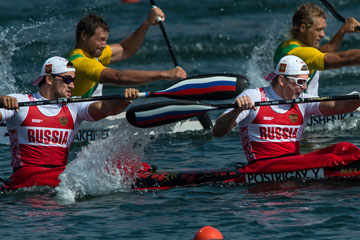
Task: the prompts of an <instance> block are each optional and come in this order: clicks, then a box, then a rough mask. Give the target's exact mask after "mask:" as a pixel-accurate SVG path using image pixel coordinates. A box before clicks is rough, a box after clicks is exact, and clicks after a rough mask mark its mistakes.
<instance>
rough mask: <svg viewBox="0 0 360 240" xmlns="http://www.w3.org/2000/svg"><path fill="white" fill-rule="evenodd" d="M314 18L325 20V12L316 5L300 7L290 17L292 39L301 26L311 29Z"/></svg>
mask: <svg viewBox="0 0 360 240" xmlns="http://www.w3.org/2000/svg"><path fill="white" fill-rule="evenodd" d="M316 17H320V18H323V19H326V15H325V12H324V11H323V10H322V9H321V8H320V7H319V6H318V5H316V4H311V3H305V4H303V5H301V6H300V7H299V8H298V9H297V10H296V11H295V13H294V15H293V17H292V25H293V27H292V28H291V30H290V32H291V35H292V37H296V35H297V33H298V31H299V29H300V25H301V24H305V25H306V27H311V26H312V25H313V24H314V18H316Z"/></svg>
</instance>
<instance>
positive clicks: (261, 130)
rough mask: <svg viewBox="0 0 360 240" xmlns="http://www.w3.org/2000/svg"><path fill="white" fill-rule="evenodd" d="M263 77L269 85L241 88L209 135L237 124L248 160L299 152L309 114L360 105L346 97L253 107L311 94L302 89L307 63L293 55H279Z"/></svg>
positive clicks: (333, 111)
mask: <svg viewBox="0 0 360 240" xmlns="http://www.w3.org/2000/svg"><path fill="white" fill-rule="evenodd" d="M266 79H267V80H268V81H271V86H269V87H264V88H257V89H247V90H245V91H244V92H243V93H241V94H240V95H239V97H238V98H237V99H236V101H235V102H236V104H237V105H238V108H234V109H228V110H227V111H225V113H224V114H222V115H221V116H220V117H219V118H218V119H217V120H216V122H215V125H214V128H213V135H214V136H215V137H222V136H224V135H226V134H227V133H228V132H229V131H231V129H232V128H233V127H235V126H236V125H237V126H238V127H239V131H240V137H241V142H242V146H243V149H244V152H245V155H246V158H247V160H248V161H249V162H250V161H254V160H259V159H270V158H276V157H280V156H286V155H295V154H296V155H298V154H300V143H301V137H302V134H303V130H304V128H305V127H306V125H307V122H308V119H309V118H310V117H311V115H319V116H328V115H333V114H337V113H346V112H352V111H353V110H355V109H356V108H358V107H359V106H360V100H347V101H331V102H313V103H303V104H287V105H277V106H276V105H274V106H261V107H255V106H254V103H253V102H259V101H274V100H282V99H295V98H299V97H300V98H307V97H313V96H311V95H309V94H305V93H304V90H306V89H307V82H308V80H309V70H308V67H307V65H306V64H305V62H304V61H303V60H301V59H300V58H298V57H296V56H293V55H288V56H285V57H283V58H281V59H280V61H279V63H278V64H277V66H276V69H275V71H274V72H273V73H271V74H269V75H268V76H267V77H266Z"/></svg>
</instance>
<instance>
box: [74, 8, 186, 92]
mask: <svg viewBox="0 0 360 240" xmlns="http://www.w3.org/2000/svg"><path fill="white" fill-rule="evenodd" d="M158 17H161V18H162V19H164V17H165V16H164V13H163V12H162V10H161V9H160V8H153V9H151V11H150V13H149V15H148V17H147V18H146V19H145V20H144V22H143V23H142V24H141V25H140V26H139V27H138V28H137V29H136V30H135V31H134V32H133V33H132V34H131V35H130V36H128V37H127V38H125V39H124V40H122V41H121V42H120V43H116V44H109V45H108V44H107V40H108V37H109V31H110V28H109V27H108V25H107V23H106V22H105V20H104V19H103V18H102V17H100V16H97V15H94V14H88V15H87V16H85V17H84V18H82V19H81V20H80V21H79V22H78V24H77V27H76V46H75V49H74V50H73V51H72V52H71V53H70V54H69V57H68V59H69V61H71V62H72V63H73V64H74V67H75V69H76V80H75V88H74V89H73V90H72V95H74V96H84V97H88V96H98V95H102V85H103V84H109V85H116V86H138V85H143V84H146V83H149V82H152V81H157V80H174V79H184V78H186V77H187V74H186V72H185V71H184V69H182V68H181V67H176V68H173V69H170V70H164V71H143V70H115V69H112V68H109V67H106V66H107V65H109V64H110V63H114V62H118V61H121V60H126V59H129V58H130V57H131V56H133V55H134V54H135V53H136V52H137V51H138V50H139V48H140V47H141V45H142V43H143V41H144V38H145V35H146V32H147V30H148V28H149V27H150V26H151V25H155V24H157V23H158V21H157V18H158Z"/></svg>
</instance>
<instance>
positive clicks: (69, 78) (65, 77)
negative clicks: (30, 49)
mask: <svg viewBox="0 0 360 240" xmlns="http://www.w3.org/2000/svg"><path fill="white" fill-rule="evenodd" d="M51 75H52V76H54V77H59V78H61V79H62V80H63V81H64V83H66V84H67V85H69V84H70V83H72V82H74V81H75V78H73V77H71V76H69V75H65V76H61V75H54V74H51Z"/></svg>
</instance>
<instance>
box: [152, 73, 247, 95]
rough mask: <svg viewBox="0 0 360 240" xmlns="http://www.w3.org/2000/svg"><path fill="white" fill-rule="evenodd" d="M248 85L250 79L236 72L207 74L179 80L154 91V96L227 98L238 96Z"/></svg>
mask: <svg viewBox="0 0 360 240" xmlns="http://www.w3.org/2000/svg"><path fill="white" fill-rule="evenodd" d="M247 85H248V79H247V78H246V77H243V76H241V75H236V74H226V73H224V74H206V75H198V76H194V77H190V78H186V79H185V80H182V81H179V82H177V83H175V84H174V85H172V86H171V87H169V88H167V89H165V90H162V91H157V92H153V93H152V96H156V97H167V98H173V99H182V100H226V99H233V98H235V97H237V96H238V95H239V94H240V93H241V92H242V91H243V90H244V89H245V88H246V86H247Z"/></svg>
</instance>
